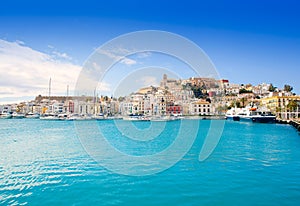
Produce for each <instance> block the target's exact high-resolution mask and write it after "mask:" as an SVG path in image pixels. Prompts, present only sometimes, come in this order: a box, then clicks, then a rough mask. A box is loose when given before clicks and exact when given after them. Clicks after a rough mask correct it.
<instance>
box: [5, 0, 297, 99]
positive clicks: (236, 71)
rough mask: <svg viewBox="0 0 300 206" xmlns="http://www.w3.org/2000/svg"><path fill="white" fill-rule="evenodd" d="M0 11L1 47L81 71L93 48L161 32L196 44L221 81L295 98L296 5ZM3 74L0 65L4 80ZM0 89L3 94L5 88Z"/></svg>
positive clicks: (84, 5) (158, 4)
mask: <svg viewBox="0 0 300 206" xmlns="http://www.w3.org/2000/svg"><path fill="white" fill-rule="evenodd" d="M0 10H1V12H0V39H1V40H3V41H4V43H6V42H18V45H19V46H23V47H28V48H31V49H32V50H34V51H36V52H38V53H39V54H49V55H50V56H51V58H52V57H53V58H54V59H57V58H64V61H69V62H70V64H74V65H78V66H81V65H82V64H83V63H84V61H85V60H86V59H87V58H88V57H89V55H90V54H91V53H92V52H93V51H94V49H95V48H97V47H99V46H100V45H101V44H103V43H105V42H106V41H108V40H110V39H112V38H114V37H117V36H118V35H121V34H124V33H128V32H133V31H138V30H164V31H169V32H174V33H177V34H179V35H182V36H184V37H186V38H188V39H190V40H191V41H193V42H195V43H196V44H198V46H200V47H201V48H202V49H203V50H204V51H205V52H206V53H207V55H208V56H209V57H210V58H211V60H212V61H213V62H214V64H215V66H216V68H217V70H218V72H219V74H220V76H221V77H222V78H227V79H229V80H230V81H231V82H235V83H248V82H249V83H253V84H257V83H261V82H267V83H270V82H272V83H274V84H275V85H276V86H278V87H283V85H284V84H287V83H288V84H291V85H292V86H293V87H294V91H295V92H297V93H300V84H299V76H300V69H299V67H300V58H299V54H300V12H299V10H300V3H298V2H297V1H290V0H288V1H277V0H273V1H271V0H270V1H258V0H251V1H230V0H229V1H188V0H186V1H156V0H155V1H143V2H142V1H103V2H101V1H89V0H86V1H76V2H72V3H71V2H67V1H65V2H61V1H56V0H54V1H14V0H12V1H5V2H1V4H0ZM23 42H24V43H23ZM2 58H3V57H2ZM26 58H27V57H26ZM6 66H7V65H6ZM68 66H70V65H68ZM6 68H7V67H1V65H0V69H1V70H2V71H1V73H2V75H3V72H4V73H5V69H6ZM70 68H71V66H70ZM2 75H1V76H2ZM1 79H2V78H1ZM0 81H2V80H0ZM57 81H59V80H57ZM0 83H1V84H2V85H1V84H0V87H1V86H3V87H1V88H0V89H1V90H2V91H1V92H0V94H1V93H3V95H4V94H5V93H6V92H5V91H3V90H4V89H5V82H3V81H2V82H0ZM6 83H7V82H6ZM9 86H11V85H7V87H9ZM14 87H17V85H14ZM44 90H46V89H44ZM44 90H43V89H42V87H41V89H40V90H38V91H35V92H44ZM14 91H16V89H11V91H10V92H8V93H11V94H12V93H14ZM1 98H2V99H1ZM11 98H13V95H11ZM1 100H2V101H4V100H5V98H4V96H0V102H1Z"/></svg>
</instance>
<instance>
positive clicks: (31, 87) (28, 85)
mask: <svg viewBox="0 0 300 206" xmlns="http://www.w3.org/2000/svg"><path fill="white" fill-rule="evenodd" d="M59 54H61V53H59ZM61 57H65V59H66V58H68V56H67V55H66V54H64V53H62V54H61ZM80 70H81V67H80V66H78V65H74V64H72V63H70V62H68V61H63V62H62V61H59V60H58V59H57V58H56V57H53V56H51V55H49V54H45V53H42V52H39V51H36V50H33V49H31V48H30V47H28V46H25V45H24V44H23V43H21V42H8V41H5V40H1V39H0V72H1V74H0V76H1V78H0V103H1V102H3V101H5V98H10V99H13V98H16V99H17V98H19V97H30V96H31V97H33V96H36V95H38V94H42V95H47V90H48V82H49V78H50V77H51V78H52V94H53V95H64V94H66V88H67V85H69V86H70V89H72V88H75V83H76V81H77V78H78V74H79V72H80Z"/></svg>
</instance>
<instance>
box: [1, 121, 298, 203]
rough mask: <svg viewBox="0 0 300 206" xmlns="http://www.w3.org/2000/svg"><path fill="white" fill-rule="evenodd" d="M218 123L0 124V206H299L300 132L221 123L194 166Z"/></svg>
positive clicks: (279, 128) (249, 124)
mask: <svg viewBox="0 0 300 206" xmlns="http://www.w3.org/2000/svg"><path fill="white" fill-rule="evenodd" d="M215 121H222V120H179V121H169V122H155V123H154V122H125V121H123V120H103V121H76V122H75V121H46V120H39V119H1V120H0V205H189V206H190V205H195V206H196V205H197V206H199V205H220V206H221V205H230V206H232V205H272V206H273V205H300V135H299V133H298V132H297V130H295V129H294V128H293V127H291V126H289V125H279V124H258V123H246V122H233V121H225V122H224V128H223V130H222V132H221V133H220V134H221V135H220V137H219V138H217V139H214V141H215V146H214V147H212V151H211V152H210V154H209V155H208V157H207V158H205V159H204V160H201V161H200V160H199V154H200V153H201V150H202V149H203V146H204V144H205V141H206V139H207V138H210V137H209V136H208V133H209V132H210V131H212V132H214V129H216V128H213V127H212V125H214V123H216V122H215ZM181 125H190V129H188V131H193V132H182V133H181V135H183V136H182V137H181V140H178V139H177V138H179V137H178V135H177V134H178V133H180V130H181ZM154 126H155V128H157V129H154V130H153V129H151V128H152V127H154ZM195 127H197V128H195ZM157 131H158V132H157ZM195 131H196V133H195ZM192 133H193V134H194V136H193V134H192ZM85 135H86V137H85ZM100 136H101V138H102V142H101V141H100ZM103 137H104V139H105V140H103ZM85 138H87V139H88V141H89V142H88V141H87V139H85ZM90 141H94V142H95V144H93V143H92V144H91V142H90ZM178 141H181V142H179V143H178ZM216 141H217V142H216ZM176 142H177V143H176ZM185 142H188V143H187V144H185ZM174 144H175V145H176V144H177V148H175V149H173V150H172V149H171V150H168V149H169V148H172V145H174ZM178 145H180V146H179V147H178ZM107 147H110V148H113V149H111V150H110V149H107ZM91 148H92V149H91ZM91 150H92V151H91ZM97 150H99V152H97ZM95 151H96V152H95ZM112 153H114V154H112ZM118 154H119V155H118ZM156 154H159V155H158V156H156ZM127 157H131V158H127ZM170 157H176V158H170ZM170 161H173V162H170ZM153 162H154V163H155V164H153ZM160 163H161V165H160ZM165 163H166V164H165Z"/></svg>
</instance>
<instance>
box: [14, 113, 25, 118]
mask: <svg viewBox="0 0 300 206" xmlns="http://www.w3.org/2000/svg"><path fill="white" fill-rule="evenodd" d="M24 117H25V114H23V113H18V112H13V113H12V118H14V119H22V118H24Z"/></svg>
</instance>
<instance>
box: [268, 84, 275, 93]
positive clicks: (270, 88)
mask: <svg viewBox="0 0 300 206" xmlns="http://www.w3.org/2000/svg"><path fill="white" fill-rule="evenodd" d="M276 88H277V87H274V86H273V84H270V86H269V92H274V91H275V90H276Z"/></svg>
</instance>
